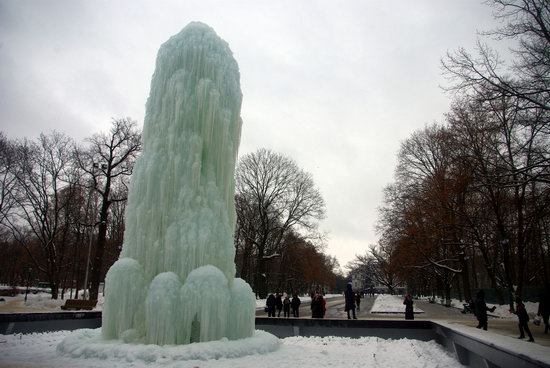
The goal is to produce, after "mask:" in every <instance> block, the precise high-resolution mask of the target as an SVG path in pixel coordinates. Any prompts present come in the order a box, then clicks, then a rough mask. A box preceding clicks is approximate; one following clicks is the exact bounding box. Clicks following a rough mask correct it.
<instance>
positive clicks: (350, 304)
mask: <svg viewBox="0 0 550 368" xmlns="http://www.w3.org/2000/svg"><path fill="white" fill-rule="evenodd" d="M344 296H345V299H346V305H345V307H344V310H345V311H346V313H347V314H348V319H351V316H350V315H349V312H350V311H351V312H353V313H352V314H353V319H357V317H356V316H355V293H354V292H353V290H352V289H351V284H347V286H346V291H345V292H344Z"/></svg>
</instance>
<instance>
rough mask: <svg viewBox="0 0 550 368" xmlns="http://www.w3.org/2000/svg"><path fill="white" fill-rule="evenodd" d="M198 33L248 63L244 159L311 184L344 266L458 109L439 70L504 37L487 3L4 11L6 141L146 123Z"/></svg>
mask: <svg viewBox="0 0 550 368" xmlns="http://www.w3.org/2000/svg"><path fill="white" fill-rule="evenodd" d="M191 21H202V22H204V23H207V24H208V25H210V26H211V27H213V28H214V30H215V31H216V32H217V33H218V35H219V36H220V37H221V38H223V39H224V40H226V41H227V42H228V43H229V46H230V48H231V49H232V50H233V53H234V56H235V59H236V60H237V62H238V64H239V67H240V71H241V88H242V91H243V95H244V98H243V105H242V118H243V121H244V125H243V133H242V140H241V147H240V155H243V154H246V153H250V152H253V151H255V150H256V149H257V148H260V147H266V148H270V149H272V150H274V151H276V152H279V153H283V154H285V155H287V156H290V157H291V158H293V159H294V160H295V161H296V162H297V163H298V165H299V166H300V167H301V168H303V169H304V170H306V171H309V172H311V173H312V174H313V177H314V180H315V182H316V184H317V185H318V186H319V188H320V190H321V192H322V194H323V197H324V198H325V200H326V203H327V218H326V219H325V220H324V221H323V222H322V224H321V228H322V230H323V231H327V232H328V233H329V242H328V249H327V251H328V253H329V254H332V255H335V256H336V257H337V258H338V260H339V261H340V264H341V266H345V264H346V263H347V262H348V261H350V260H352V259H353V257H354V255H355V254H359V253H364V251H365V250H366V249H367V248H368V245H369V244H373V243H375V242H376V241H377V236H376V234H375V230H374V225H375V222H376V217H377V207H378V206H380V205H381V201H382V190H383V187H384V186H385V185H386V184H388V183H389V182H391V181H392V178H393V170H394V166H395V162H396V154H397V151H398V149H399V145H400V142H401V141H403V140H404V139H405V138H407V137H408V136H409V135H410V134H411V133H412V132H413V131H414V130H416V129H419V128H422V127H423V126H424V125H425V124H429V123H432V122H434V121H441V120H442V118H443V114H444V113H445V112H446V111H447V109H448V106H449V98H448V96H447V95H445V94H444V93H443V92H442V90H441V89H440V86H441V85H445V79H444V78H443V77H442V75H441V69H440V63H439V62H440V59H441V58H442V57H443V56H444V54H445V53H446V51H448V50H449V51H452V50H456V49H457V48H458V47H460V46H464V47H466V48H468V49H472V48H473V45H474V43H475V41H476V37H477V35H476V31H477V30H483V29H488V28H492V27H493V26H494V23H493V20H492V17H491V9H490V8H489V7H487V6H486V5H484V4H482V2H481V0H460V1H457V0H419V1H411V0H394V1H391V2H389V1H380V0H378V1H375V0H347V1H336V0H333V1H330V0H315V1H314V0H304V1H298V0H283V1H274V0H270V1H263V0H247V1H245V0H242V1H222V0H220V1H211V0H188V1H187V0H179V1H176V0H164V1H153V0H150V1H143V0H126V1H109V0H95V1H91V0H88V1H85V0H64V1H61V0H49V1H41V0H26V1H20V0H0V124H1V125H0V130H1V131H3V132H5V133H6V134H7V136H8V137H10V138H18V137H28V138H35V137H37V136H38V134H39V133H40V132H49V131H51V130H53V129H56V130H59V131H63V132H65V133H67V134H68V135H70V136H72V137H74V138H76V139H77V140H79V139H82V138H84V137H88V136H90V135H91V134H92V133H95V132H99V131H105V130H107V129H108V127H109V125H110V120H111V118H112V117H115V118H120V117H125V116H129V117H132V118H133V119H136V120H137V121H139V122H140V124H142V122H143V116H144V112H145V111H144V110H145V100H146V98H147V96H148V93H149V84H150V80H151V75H152V73H153V70H154V61H155V58H156V53H157V51H158V48H159V47H160V45H161V43H163V42H164V41H166V40H167V39H168V38H169V37H170V36H172V35H173V34H175V33H177V32H179V31H180V30H181V29H182V28H183V27H184V26H185V25H186V24H188V23H189V22H191Z"/></svg>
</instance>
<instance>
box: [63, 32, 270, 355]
mask: <svg viewBox="0 0 550 368" xmlns="http://www.w3.org/2000/svg"><path fill="white" fill-rule="evenodd" d="M241 101H242V93H241V89H240V82H239V69H238V66H237V63H236V61H235V59H234V58H233V55H232V53H231V50H230V49H229V46H228V45H227V43H226V42H225V41H223V40H222V39H221V38H219V37H218V36H217V35H216V33H215V32H214V30H213V29H212V28H210V27H209V26H207V25H205V24H202V23H197V22H194V23H191V24H189V25H188V26H186V27H185V28H184V29H183V30H182V31H181V32H180V33H178V34H177V35H175V36H173V37H171V38H170V39H169V40H168V41H167V42H165V43H164V44H163V45H162V46H161V48H160V50H159V52H158V56H157V61H156V70H155V73H154V75H153V79H152V82H151V92H150V95H149V99H148V100H147V107H146V115H145V121H144V128H143V152H142V154H141V156H140V157H139V159H138V161H137V162H136V165H135V168H134V173H133V175H132V181H131V186H130V192H129V198H128V205H127V209H126V223H125V233H124V245H123V249H122V253H121V256H120V259H119V260H118V261H117V262H116V263H115V264H114V265H113V266H112V267H111V268H110V270H109V272H108V273H107V277H106V280H105V290H106V295H105V303H104V307H103V315H102V330H101V336H95V335H94V334H92V333H87V334H88V335H86V333H85V334H84V335H82V334H81V335H80V336H79V337H76V338H75V337H74V336H73V337H68V338H67V339H65V340H66V341H64V342H63V343H62V344H60V345H59V347H58V349H59V350H61V351H62V352H69V353H71V354H73V353H74V352H75V351H78V346H77V345H79V344H80V342H85V341H93V343H94V344H97V343H101V341H113V340H118V342H119V343H133V344H156V345H182V344H189V343H193V342H207V341H215V340H220V339H221V340H222V341H225V340H238V339H247V338H248V339H254V337H255V336H256V335H258V334H262V333H261V332H259V331H257V332H255V330H254V322H255V309H256V303H255V296H254V294H253V292H252V289H251V288H250V286H249V285H248V284H247V283H246V282H244V281H243V280H241V279H238V278H235V277H234V275H235V264H234V256H235V247H234V244H233V233H234V228H235V217H236V215H235V206H234V170H235V161H236V158H237V150H238V146H239V140H240V132H241V125H242V120H241V117H240V110H241ZM263 334H266V333H263ZM270 336H271V335H270ZM262 338H263V339H264V340H265V335H264V336H263V337H262ZM273 338H274V337H273ZM274 339H275V338H274ZM228 342H230V341H228ZM260 345H264V347H262V348H261V349H263V350H264V351H265V350H266V347H265V341H263V342H262V343H261V344H258V346H260ZM268 345H269V344H268ZM271 346H272V347H273V348H276V346H277V343H273V342H272V343H271ZM102 349H103V348H102ZM100 350H101V349H100ZM267 350H269V348H268V349H267ZM92 355H93V354H92ZM117 355H118V356H120V355H121V354H120V353H117Z"/></svg>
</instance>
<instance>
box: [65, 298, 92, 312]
mask: <svg viewBox="0 0 550 368" xmlns="http://www.w3.org/2000/svg"><path fill="white" fill-rule="evenodd" d="M96 304H97V300H83V299H67V300H66V301H65V305H62V306H61V309H63V310H71V309H75V310H80V309H85V310H92V309H94V308H95V306H96Z"/></svg>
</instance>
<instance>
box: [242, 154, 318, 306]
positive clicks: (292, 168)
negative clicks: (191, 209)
mask: <svg viewBox="0 0 550 368" xmlns="http://www.w3.org/2000/svg"><path fill="white" fill-rule="evenodd" d="M236 192H237V198H238V199H239V201H238V203H237V206H236V207H237V211H238V212H237V217H238V223H237V224H238V226H239V228H238V229H237V232H238V234H239V235H240V236H241V237H242V239H243V240H244V241H245V242H248V244H252V245H253V246H254V247H255V248H256V252H255V254H256V258H257V267H256V273H255V283H254V284H255V289H256V291H257V292H258V293H259V295H260V297H265V295H266V293H267V290H266V277H267V275H266V272H265V262H266V261H267V260H268V259H270V257H273V256H274V255H278V256H280V255H281V252H282V251H283V250H282V249H281V244H282V240H283V239H284V236H285V234H287V233H288V232H289V231H290V230H294V231H296V232H300V233H301V234H302V236H304V237H306V238H307V237H308V236H315V235H317V233H316V230H317V224H318V221H319V220H321V219H322V218H323V217H324V212H325V202H324V200H323V198H322V196H321V194H320V192H319V190H318V189H317V188H316V187H315V185H314V183H313V179H312V177H311V175H310V174H308V173H306V172H305V171H303V170H301V169H300V168H299V167H298V166H297V165H296V163H295V162H294V161H292V160H291V159H289V158H287V157H285V156H283V155H280V154H277V153H274V152H272V151H270V150H266V149H259V150H258V151H256V152H255V153H251V154H248V155H246V156H244V157H243V158H242V159H241V160H240V162H239V164H238V166H237V170H236Z"/></svg>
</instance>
